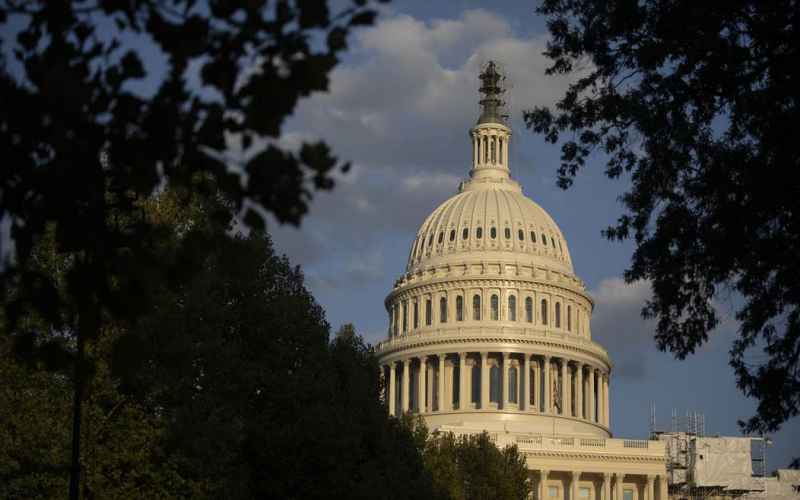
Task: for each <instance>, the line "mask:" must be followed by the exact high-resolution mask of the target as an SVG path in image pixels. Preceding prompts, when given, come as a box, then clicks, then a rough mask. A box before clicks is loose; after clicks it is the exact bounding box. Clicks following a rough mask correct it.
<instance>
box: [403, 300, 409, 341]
mask: <svg viewBox="0 0 800 500" xmlns="http://www.w3.org/2000/svg"><path fill="white" fill-rule="evenodd" d="M406 318H408V301H406V300H404V301H403V333H406V332H407V331H408V323H407V319H406Z"/></svg>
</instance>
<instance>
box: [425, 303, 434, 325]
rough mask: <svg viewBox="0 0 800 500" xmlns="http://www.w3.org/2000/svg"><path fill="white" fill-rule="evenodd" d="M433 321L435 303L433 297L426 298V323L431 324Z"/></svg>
mask: <svg viewBox="0 0 800 500" xmlns="http://www.w3.org/2000/svg"><path fill="white" fill-rule="evenodd" d="M432 322H433V303H432V302H431V299H425V325H427V326H431V323H432Z"/></svg>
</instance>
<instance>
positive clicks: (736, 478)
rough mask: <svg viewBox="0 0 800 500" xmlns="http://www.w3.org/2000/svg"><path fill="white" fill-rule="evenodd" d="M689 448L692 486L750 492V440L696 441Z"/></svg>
mask: <svg viewBox="0 0 800 500" xmlns="http://www.w3.org/2000/svg"><path fill="white" fill-rule="evenodd" d="M689 447H690V450H689V457H690V460H689V461H690V463H689V464H688V465H689V471H690V477H691V480H692V482H693V483H694V485H695V486H700V487H704V486H719V487H723V488H726V489H736V490H738V489H749V488H748V487H747V485H749V483H750V482H751V478H752V476H753V463H752V458H751V453H750V451H751V440H750V438H738V437H718V438H701V437H697V438H694V439H692V440H691V441H690V442H689Z"/></svg>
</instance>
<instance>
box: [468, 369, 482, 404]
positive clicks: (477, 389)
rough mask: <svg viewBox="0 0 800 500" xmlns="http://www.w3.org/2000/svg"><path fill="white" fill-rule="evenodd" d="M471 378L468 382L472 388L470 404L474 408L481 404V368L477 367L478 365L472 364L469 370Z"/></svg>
mask: <svg viewBox="0 0 800 500" xmlns="http://www.w3.org/2000/svg"><path fill="white" fill-rule="evenodd" d="M470 371H471V372H472V373H471V377H470V379H471V380H470V381H471V382H472V384H471V385H472V387H471V391H470V393H471V394H470V395H471V400H472V403H473V404H475V405H476V406H477V405H479V404H480V403H481V367H480V366H478V363H473V364H472V370H470Z"/></svg>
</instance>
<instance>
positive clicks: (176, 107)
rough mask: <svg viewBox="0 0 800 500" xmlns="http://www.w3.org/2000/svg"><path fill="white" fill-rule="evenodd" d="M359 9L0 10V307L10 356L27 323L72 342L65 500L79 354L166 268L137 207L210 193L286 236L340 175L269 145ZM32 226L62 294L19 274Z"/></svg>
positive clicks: (140, 2) (95, 5) (174, 1)
mask: <svg viewBox="0 0 800 500" xmlns="http://www.w3.org/2000/svg"><path fill="white" fill-rule="evenodd" d="M366 3H367V2H366V1H365V0H354V2H353V5H352V7H350V8H346V9H345V10H343V11H342V12H340V13H334V14H332V13H331V12H330V10H329V8H328V6H327V3H326V2H325V1H303V0H296V1H288V0H279V1H276V2H267V1H265V0H256V1H251V2H244V3H237V2H227V1H222V0H211V1H209V2H196V1H195V0H167V1H154V0H137V1H130V2H113V1H104V0H76V1H73V2H68V1H59V2H53V1H49V0H37V1H18V0H2V1H0V24H2V25H3V27H4V28H8V29H7V30H6V31H7V32H13V31H14V30H16V27H19V29H18V30H17V31H16V37H14V36H13V35H11V36H4V37H2V42H0V43H2V45H1V46H0V48H2V51H0V53H2V55H0V94H2V95H3V98H4V99H3V106H0V131H2V133H0V151H2V153H3V163H4V165H3V168H2V169H0V193H2V195H0V220H2V221H7V222H9V223H10V227H11V237H12V239H13V243H14V253H13V255H14V259H10V260H8V261H7V262H5V263H3V264H4V265H3V269H2V276H1V277H0V295H2V298H3V303H4V306H5V309H6V320H7V322H8V323H7V330H8V331H11V332H15V333H16V334H17V335H15V337H14V338H15V340H17V341H19V346H18V348H17V349H16V350H17V352H18V354H20V353H22V352H23V351H25V350H27V353H28V355H29V356H33V355H35V354H36V352H37V351H38V349H36V348H37V347H40V346H41V345H42V344H43V342H39V341H37V340H36V338H37V337H40V335H39V334H40V331H39V332H37V331H33V330H30V329H27V331H23V330H26V327H25V324H26V322H25V318H26V317H28V316H30V315H33V314H36V315H39V316H41V317H42V318H43V319H44V320H45V321H46V322H47V323H48V325H49V326H48V327H49V328H51V329H54V330H58V331H61V332H62V333H63V334H64V335H67V336H72V337H73V338H74V339H75V349H74V352H69V353H68V354H70V356H71V357H72V360H73V362H72V364H73V366H74V369H75V374H74V376H73V379H72V380H73V381H74V403H73V408H74V410H73V412H74V418H73V431H72V434H73V436H74V443H73V448H72V450H73V451H72V454H73V456H72V468H73V470H72V472H71V477H72V480H71V482H70V497H71V498H72V499H75V498H77V495H78V482H79V481H78V480H79V472H80V470H79V464H80V440H79V437H80V435H81V431H80V422H81V420H80V415H81V403H82V401H83V389H84V379H85V375H86V373H87V371H88V370H90V369H91V368H90V367H89V366H87V363H86V360H85V352H86V342H87V341H90V340H92V339H93V338H95V337H97V336H98V335H99V334H100V332H102V331H104V325H106V324H107V323H108V321H109V320H114V321H127V322H129V323H131V324H132V323H135V322H136V319H137V318H138V317H139V316H140V315H142V314H143V313H144V312H145V311H147V310H149V308H150V307H151V306H152V298H153V293H154V292H153V290H155V289H157V288H158V284H159V282H161V281H164V280H169V279H170V276H169V275H170V273H171V272H172V271H171V270H170V265H173V264H175V263H174V262H170V261H168V260H165V259H163V258H162V257H161V256H160V255H159V254H158V249H159V247H160V245H161V243H160V242H159V241H160V238H161V237H162V228H160V227H159V226H158V225H154V224H152V223H150V222H149V221H148V220H147V218H146V217H143V216H142V210H141V207H140V206H139V203H140V201H141V200H142V199H146V198H147V197H148V196H149V195H151V194H152V193H153V192H154V191H155V190H156V189H158V188H160V187H162V184H166V185H167V186H169V187H171V188H175V190H176V192H180V189H183V190H185V192H186V193H204V194H210V193H214V192H215V191H216V190H219V191H221V192H222V193H223V194H224V195H225V197H226V198H227V199H229V200H230V201H231V202H232V203H233V205H234V207H235V208H236V209H237V210H239V211H244V212H245V214H244V220H245V222H246V223H247V224H248V225H250V226H252V227H254V228H260V227H262V226H263V220H262V218H261V214H263V213H264V212H267V213H272V214H274V215H275V217H276V218H277V219H278V220H279V221H282V222H290V223H295V224H296V223H298V222H299V221H300V219H301V217H302V215H303V214H304V213H305V211H306V210H307V205H308V202H309V200H310V199H311V196H312V192H313V191H314V190H315V189H330V188H331V187H332V185H333V181H332V179H331V176H330V174H331V172H332V171H333V170H334V169H335V168H337V165H339V163H338V161H337V159H336V158H335V157H334V156H333V155H332V154H331V151H330V150H329V148H328V147H327V145H325V144H324V142H315V143H307V144H303V145H302V147H300V148H299V150H298V151H289V150H286V149H282V148H281V147H278V146H276V145H275V144H274V143H275V141H274V140H273V139H274V138H276V137H278V135H279V134H280V130H281V125H282V123H283V121H284V119H285V118H286V117H287V116H289V115H290V114H291V113H292V111H293V109H294V107H295V105H296V103H297V101H298V99H299V98H301V97H305V96H307V95H309V94H310V93H311V92H314V91H322V90H325V89H326V88H327V86H328V75H329V73H330V71H331V70H332V69H333V67H334V66H335V64H336V63H337V55H338V54H339V53H340V52H341V51H343V50H344V49H345V48H346V45H347V34H348V32H349V30H350V29H351V28H352V27H356V26H359V25H365V24H370V23H371V22H372V21H373V19H374V14H375V13H374V11H372V10H371V9H369V8H368V7H366V6H365V5H366ZM10 55H13V59H9V56H10ZM159 59H160V60H162V61H163V63H164V65H165V68H164V69H163V71H159V70H158V69H157V68H158V67H159V66H160V65H161V63H159V62H158V60H159ZM145 81H146V82H149V83H147V85H144V84H142V83H141V82H145ZM153 82H154V83H153ZM137 83H138V84H139V86H138V87H137ZM150 87H155V90H149V88H150ZM232 140H234V141H239V143H240V144H241V148H242V150H243V154H242V157H243V158H244V160H242V161H240V162H236V161H235V160H236V158H231V157H230V155H229V154H228V152H229V149H230V148H229V146H230V142H231V141H232ZM341 168H343V169H346V168H347V166H346V165H341ZM179 188H180V189H179ZM48 228H51V229H52V230H53V231H54V235H55V244H56V248H57V250H58V252H60V253H62V254H64V255H66V256H69V258H70V259H71V260H72V262H73V264H72V265H71V266H70V270H69V273H68V275H67V276H66V277H65V284H64V287H63V293H59V292H58V286H57V284H56V283H54V282H53V281H52V280H51V279H50V277H48V276H47V275H46V274H42V273H40V272H36V271H35V270H33V269H32V266H29V265H28V263H29V259H30V258H31V255H32V251H33V248H34V246H35V245H36V243H37V240H38V239H39V238H41V236H42V235H43V234H44V232H45V231H46V230H48ZM3 243H5V242H3ZM3 254H4V255H8V254H7V253H6V252H3ZM49 345H50V346H51V347H54V346H55V345H56V344H49Z"/></svg>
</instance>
